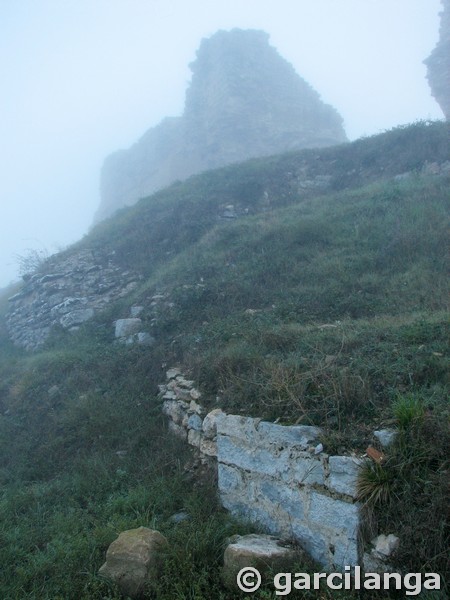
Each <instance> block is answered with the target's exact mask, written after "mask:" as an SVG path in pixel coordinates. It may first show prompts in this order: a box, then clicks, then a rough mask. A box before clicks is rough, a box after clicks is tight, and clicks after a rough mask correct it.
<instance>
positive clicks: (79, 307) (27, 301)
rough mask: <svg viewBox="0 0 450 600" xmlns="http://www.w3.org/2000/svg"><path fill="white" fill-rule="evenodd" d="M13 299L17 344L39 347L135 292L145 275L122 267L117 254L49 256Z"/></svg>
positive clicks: (11, 324)
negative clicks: (55, 330) (53, 335)
mask: <svg viewBox="0 0 450 600" xmlns="http://www.w3.org/2000/svg"><path fill="white" fill-rule="evenodd" d="M43 268H45V270H46V271H47V272H46V273H42V272H39V273H35V274H34V275H32V276H31V277H29V278H27V280H26V281H24V285H23V287H22V289H21V290H20V291H19V292H18V293H17V294H15V295H14V296H12V297H11V298H9V304H10V308H9V311H8V314H7V315H6V326H7V329H8V333H9V336H10V338H11V339H12V341H13V342H14V343H15V344H16V345H17V346H21V347H22V348H25V349H27V350H36V349H38V348H40V347H41V346H42V345H43V344H44V343H45V341H46V339H47V338H48V336H49V334H50V332H51V330H52V329H53V328H54V327H57V326H59V327H63V328H64V329H66V330H68V331H76V330H77V329H78V328H79V327H80V325H82V324H83V323H86V322H87V321H90V320H91V319H92V318H93V317H94V316H95V315H96V314H97V313H98V312H100V311H101V310H102V309H104V308H105V307H106V306H107V305H108V304H110V303H111V302H114V301H115V300H117V299H118V298H121V297H124V296H126V295H128V294H129V293H130V292H132V291H133V290H134V289H135V288H136V287H137V285H138V283H139V280H140V276H139V275H137V274H136V273H132V272H131V271H126V270H124V269H122V268H121V267H119V266H118V265H117V264H116V262H115V260H114V252H112V253H106V252H103V251H101V250H98V249H95V250H94V249H85V250H79V251H75V252H72V253H71V254H69V255H67V256H65V255H64V254H63V253H60V254H58V255H56V256H54V257H50V258H49V259H48V260H47V261H46V263H45V264H44V265H43Z"/></svg>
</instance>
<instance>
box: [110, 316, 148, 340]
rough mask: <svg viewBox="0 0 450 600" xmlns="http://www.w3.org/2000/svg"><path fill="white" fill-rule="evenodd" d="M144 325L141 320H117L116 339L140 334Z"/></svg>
mask: <svg viewBox="0 0 450 600" xmlns="http://www.w3.org/2000/svg"><path fill="white" fill-rule="evenodd" d="M141 325H142V321H141V319H138V318H130V319H117V321H116V330H115V336H116V338H122V337H128V336H130V335H133V334H134V333H138V331H139V330H140V328H141Z"/></svg>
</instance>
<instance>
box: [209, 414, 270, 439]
mask: <svg viewBox="0 0 450 600" xmlns="http://www.w3.org/2000/svg"><path fill="white" fill-rule="evenodd" d="M260 421H261V419H252V418H251V417H241V416H239V415H227V416H226V418H224V419H220V420H219V421H217V423H216V424H217V433H218V434H221V435H223V436H232V437H235V438H240V439H243V440H248V439H252V438H253V439H254V438H255V437H256V432H257V426H258V424H259V423H260Z"/></svg>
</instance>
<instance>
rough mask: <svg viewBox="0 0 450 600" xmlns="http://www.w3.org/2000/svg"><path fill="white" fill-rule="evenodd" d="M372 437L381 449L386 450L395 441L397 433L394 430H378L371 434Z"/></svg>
mask: <svg viewBox="0 0 450 600" xmlns="http://www.w3.org/2000/svg"><path fill="white" fill-rule="evenodd" d="M373 435H374V436H375V437H376V438H377V440H378V441H379V442H380V444H381V445H382V447H383V448H387V447H388V446H390V445H391V444H392V442H393V441H394V440H395V438H396V436H397V431H396V430H395V429H378V430H377V431H374V432H373Z"/></svg>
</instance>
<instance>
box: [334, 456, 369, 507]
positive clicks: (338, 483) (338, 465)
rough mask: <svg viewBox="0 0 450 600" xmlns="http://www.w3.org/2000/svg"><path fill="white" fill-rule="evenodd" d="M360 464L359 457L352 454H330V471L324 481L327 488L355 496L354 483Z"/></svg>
mask: <svg viewBox="0 0 450 600" xmlns="http://www.w3.org/2000/svg"><path fill="white" fill-rule="evenodd" d="M362 464H363V463H362V461H361V459H358V458H354V457H353V456H330V458H329V459H328V465H329V469H330V473H329V476H328V479H327V481H326V486H327V487H328V489H330V490H332V491H334V492H338V493H340V494H346V495H347V496H352V498H356V496H357V491H356V483H357V480H358V474H359V471H360V468H361V465H362Z"/></svg>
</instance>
